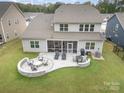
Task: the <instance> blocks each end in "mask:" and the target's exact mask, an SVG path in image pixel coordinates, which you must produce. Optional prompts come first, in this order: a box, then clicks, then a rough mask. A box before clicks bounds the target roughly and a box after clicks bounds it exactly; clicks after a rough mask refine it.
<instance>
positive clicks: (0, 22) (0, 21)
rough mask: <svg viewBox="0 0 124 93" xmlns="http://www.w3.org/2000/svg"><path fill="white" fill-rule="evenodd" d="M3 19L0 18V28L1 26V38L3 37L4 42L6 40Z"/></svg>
mask: <svg viewBox="0 0 124 93" xmlns="http://www.w3.org/2000/svg"><path fill="white" fill-rule="evenodd" d="M2 21H3V19H2V18H1V19H0V24H1V28H2V32H3V38H4V42H6V36H5V31H4V27H3V22H2Z"/></svg>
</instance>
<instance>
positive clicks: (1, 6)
mask: <svg viewBox="0 0 124 93" xmlns="http://www.w3.org/2000/svg"><path fill="white" fill-rule="evenodd" d="M11 5H14V6H15V7H16V8H17V9H18V10H19V12H20V13H21V14H22V15H23V13H22V11H21V10H20V9H19V8H18V6H17V5H16V4H15V3H14V2H0V18H1V17H3V15H4V14H5V12H6V11H7V10H8V8H9V7H10V6H11ZM23 16H24V15H23Z"/></svg>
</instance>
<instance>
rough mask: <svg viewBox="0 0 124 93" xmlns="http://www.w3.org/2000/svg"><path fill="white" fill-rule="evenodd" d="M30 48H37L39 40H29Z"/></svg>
mask: <svg viewBox="0 0 124 93" xmlns="http://www.w3.org/2000/svg"><path fill="white" fill-rule="evenodd" d="M30 46H31V48H39V41H30Z"/></svg>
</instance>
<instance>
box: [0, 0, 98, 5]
mask: <svg viewBox="0 0 124 93" xmlns="http://www.w3.org/2000/svg"><path fill="white" fill-rule="evenodd" d="M0 1H14V2H21V3H33V4H43V3H49V2H50V3H55V2H64V3H74V2H80V3H83V2H86V1H91V2H92V3H94V4H96V3H97V1H98V0H0Z"/></svg>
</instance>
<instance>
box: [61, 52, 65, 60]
mask: <svg viewBox="0 0 124 93" xmlns="http://www.w3.org/2000/svg"><path fill="white" fill-rule="evenodd" d="M62 60H66V53H65V52H63V53H62Z"/></svg>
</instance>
